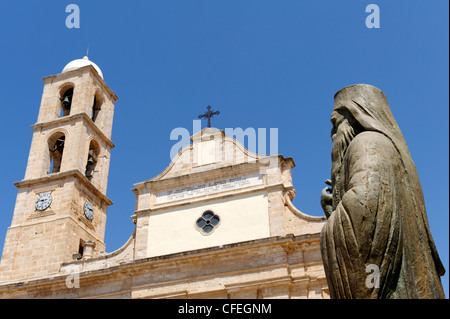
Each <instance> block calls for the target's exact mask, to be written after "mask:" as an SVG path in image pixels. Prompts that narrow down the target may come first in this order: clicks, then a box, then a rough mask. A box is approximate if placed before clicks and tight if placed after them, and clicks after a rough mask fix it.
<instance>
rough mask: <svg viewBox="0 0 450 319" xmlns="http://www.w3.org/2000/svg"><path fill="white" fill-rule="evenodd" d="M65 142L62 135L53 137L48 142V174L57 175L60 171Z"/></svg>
mask: <svg viewBox="0 0 450 319" xmlns="http://www.w3.org/2000/svg"><path fill="white" fill-rule="evenodd" d="M65 141H66V137H65V136H64V134H62V133H61V134H60V135H59V136H58V135H57V136H54V137H53V138H51V139H50V140H49V145H48V146H49V151H50V169H49V173H50V174H53V173H59V171H60V170H61V162H62V156H63V151H64V143H65Z"/></svg>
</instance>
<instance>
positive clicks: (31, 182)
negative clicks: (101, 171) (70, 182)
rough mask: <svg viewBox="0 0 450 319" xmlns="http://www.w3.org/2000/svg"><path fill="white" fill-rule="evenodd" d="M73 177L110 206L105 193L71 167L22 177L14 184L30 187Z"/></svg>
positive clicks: (18, 186) (110, 203)
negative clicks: (22, 178)
mask: <svg viewBox="0 0 450 319" xmlns="http://www.w3.org/2000/svg"><path fill="white" fill-rule="evenodd" d="M71 177H74V178H76V179H77V180H78V181H80V182H81V183H82V184H83V185H84V186H85V187H86V188H87V189H89V190H90V191H91V192H92V194H94V195H95V196H96V197H98V198H100V199H101V200H102V201H103V202H104V203H106V205H108V206H110V205H112V204H113V202H112V201H111V200H110V199H109V198H108V197H107V196H106V195H105V194H103V193H102V192H101V191H100V190H99V189H98V188H97V187H95V186H94V185H93V184H92V183H91V182H90V181H89V180H88V179H87V177H86V176H84V175H83V173H81V172H80V171H79V170H77V169H73V170H70V171H64V172H59V173H53V174H49V175H46V176H42V177H38V178H32V179H24V180H21V181H19V182H15V183H14V185H15V186H16V187H17V188H19V189H20V188H24V187H31V186H35V185H38V184H43V185H45V184H48V183H50V182H53V181H58V180H64V179H67V178H71Z"/></svg>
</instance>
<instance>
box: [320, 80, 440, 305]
mask: <svg viewBox="0 0 450 319" xmlns="http://www.w3.org/2000/svg"><path fill="white" fill-rule="evenodd" d="M334 100H335V102H334V109H333V113H332V115H331V122H332V124H333V129H332V136H331V137H332V140H333V147H332V152H331V157H332V169H331V182H329V181H328V183H330V186H331V187H327V188H324V189H323V190H322V197H321V205H322V208H323V210H324V212H325V214H326V215H327V218H328V220H327V222H326V224H325V225H324V227H323V229H322V234H321V252H322V257H323V264H324V267H325V273H326V276H327V281H328V286H329V290H330V296H331V298H345V299H348V298H358V299H368V298H383V299H384V298H404V299H406V298H408V299H409V298H445V295H444V291H443V288H442V284H441V279H440V276H442V275H444V273H445V269H444V267H443V265H442V262H441V260H440V258H439V255H438V252H437V250H436V246H435V244H434V241H433V238H432V236H431V232H430V228H429V226H428V220H427V214H426V210H425V204H424V198H423V194H422V188H421V186H420V182H419V177H418V174H417V170H416V167H415V165H414V163H413V161H412V159H411V155H410V153H409V150H408V147H407V145H406V142H405V140H404V138H403V135H402V133H401V131H400V129H399V127H398V125H397V123H396V121H395V119H394V117H393V116H392V113H391V110H390V108H389V105H388V102H387V98H386V96H385V94H384V93H383V92H382V91H381V90H379V89H377V88H375V87H373V86H371V85H365V84H358V85H352V86H348V87H345V88H343V89H342V90H340V91H339V92H337V93H336V95H335V97H334ZM370 276H372V277H373V278H371V279H370V280H368V277H370Z"/></svg>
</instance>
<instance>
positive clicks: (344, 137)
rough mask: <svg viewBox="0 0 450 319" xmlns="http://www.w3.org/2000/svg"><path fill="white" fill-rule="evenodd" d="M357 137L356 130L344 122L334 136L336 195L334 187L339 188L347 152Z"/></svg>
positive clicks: (332, 167) (332, 177)
mask: <svg viewBox="0 0 450 319" xmlns="http://www.w3.org/2000/svg"><path fill="white" fill-rule="evenodd" d="M355 136H356V134H355V130H354V129H353V127H352V126H350V124H349V123H348V122H347V121H345V122H342V123H341V124H340V125H339V127H338V130H337V132H336V134H335V135H334V136H333V147H332V149H331V160H332V165H331V181H332V184H333V193H334V194H336V192H335V188H336V187H334V186H335V185H336V186H337V187H339V186H338V184H337V183H336V181H337V180H338V176H339V173H340V171H341V168H342V164H343V162H344V156H345V152H346V151H347V148H348V146H349V145H350V143H351V141H352V140H353V138H354V137H355Z"/></svg>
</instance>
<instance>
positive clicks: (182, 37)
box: [0, 0, 449, 297]
mask: <svg viewBox="0 0 450 319" xmlns="http://www.w3.org/2000/svg"><path fill="white" fill-rule="evenodd" d="M70 3H75V4H77V5H78V6H79V8H80V28H79V29H68V28H67V27H66V25H65V20H66V17H67V16H68V15H69V13H66V12H65V8H66V6H67V5H68V4H70ZM370 3H375V4H377V5H378V6H379V8H380V23H381V24H380V28H379V29H368V28H367V27H366V25H365V19H366V17H367V15H368V14H369V13H366V12H365V8H366V6H367V5H368V4H370ZM448 5H449V4H448V1H447V0H433V1H406V0H404V1H392V0H389V1H381V0H373V1H354V0H346V1H344V0H341V1H335V0H329V1H328V0H327V1H326V0H321V1H299V0H295V1H288V0H283V1H275V0H271V1H268V0H266V1H263V0H244V1H234V0H227V1H212V0H191V1H188V0H184V1H162V0H161V1H122V2H119V1H78V0H77V1H75V0H71V1H60V0H59V1H55V0H53V1H1V2H0V41H1V42H0V43H1V50H0V61H1V64H0V108H1V114H2V116H1V117H0V138H1V143H2V144H1V145H2V156H1V157H0V161H1V167H2V169H1V170H0V177H1V178H0V196H1V197H0V200H1V203H2V210H1V214H0V239H1V240H0V242H1V246H2V245H3V239H4V237H5V233H6V230H7V227H8V226H9V225H10V223H11V217H12V213H13V209H14V203H15V198H16V195H17V189H16V188H15V186H14V185H13V183H14V182H16V181H20V180H22V179H23V177H24V173H25V168H26V163H27V159H28V152H29V147H30V143H31V137H32V129H31V128H30V125H32V124H34V123H36V120H37V115H38V111H39V105H40V100H41V94H42V89H43V82H42V80H41V78H42V77H44V76H47V75H51V74H57V73H60V72H61V70H62V69H63V67H64V66H65V65H66V64H67V63H68V62H70V61H71V60H74V59H77V58H82V57H83V56H84V55H85V53H86V48H87V46H88V44H90V51H89V58H90V59H91V60H92V61H94V62H95V63H96V64H98V65H99V67H100V68H101V70H102V72H103V75H104V79H105V81H106V83H107V84H108V85H109V86H110V88H111V89H112V90H113V91H114V92H115V93H116V94H117V95H118V96H119V101H118V102H117V103H116V111H115V117H114V126H113V134H112V140H113V142H114V143H115V145H116V147H115V148H114V149H113V151H112V159H111V166H110V173H109V184H108V193H107V195H108V197H109V198H111V200H112V201H113V202H114V204H113V205H112V206H111V207H110V208H109V210H108V219H107V225H106V237H105V241H106V245H107V251H108V252H111V251H113V250H115V249H117V248H119V247H120V246H122V245H123V244H124V243H125V242H126V240H127V239H128V238H129V236H130V235H131V234H132V231H133V228H134V224H133V223H132V220H131V218H130V216H131V215H132V214H133V211H134V199H135V196H134V195H133V193H132V192H131V191H130V189H131V188H133V187H134V186H133V184H135V183H137V182H141V181H144V180H147V179H149V178H152V177H154V176H156V175H157V174H159V173H160V172H161V171H162V170H163V169H164V168H165V167H166V166H167V165H168V164H169V163H170V158H169V152H170V149H171V147H172V146H173V145H174V144H175V143H176V141H171V140H170V139H169V136H170V132H171V131H172V130H173V129H174V128H176V127H185V128H187V129H189V131H191V132H192V120H193V119H196V118H197V115H198V114H200V113H202V112H204V111H205V110H206V106H207V105H208V104H210V105H212V106H213V108H214V109H218V110H220V112H221V114H220V115H219V116H218V117H216V118H214V119H213V122H212V123H213V126H215V127H217V128H220V129H225V128H226V127H229V128H236V127H241V128H243V129H245V128H249V127H253V128H255V129H256V128H266V129H267V130H268V129H269V128H271V127H273V128H278V136H279V146H278V150H279V153H281V154H283V155H284V156H285V157H289V156H291V157H293V158H294V160H295V163H296V168H295V169H294V170H293V177H294V187H295V189H296V191H297V197H296V199H295V200H294V204H295V205H296V206H297V207H298V208H299V209H300V210H301V211H303V212H304V213H307V214H311V215H321V214H322V211H321V208H320V204H319V200H320V191H321V189H322V188H323V187H324V183H323V181H324V180H325V179H326V178H329V175H330V167H331V161H330V150H331V140H330V129H331V124H330V121H329V118H330V114H331V110H332V106H333V95H334V93H335V92H336V91H338V90H339V89H341V88H343V87H345V86H347V85H350V84H355V83H367V84H372V85H374V86H377V87H379V88H380V89H382V90H383V91H384V92H385V93H386V95H387V96H388V100H389V103H390V106H391V109H392V112H393V114H394V116H395V118H396V120H397V122H398V124H399V126H400V128H401V130H402V132H403V134H404V136H405V139H406V142H407V143H408V146H409V149H410V151H411V154H412V157H413V160H414V162H415V164H416V166H417V169H418V172H419V176H420V179H421V183H422V188H423V191H424V195H425V203H426V206H427V211H428V218H429V222H430V227H431V231H432V234H433V236H434V239H435V241H436V244H437V248H438V251H439V253H440V256H441V258H442V260H443V262H444V265H445V268H446V269H447V273H448V271H449V247H448V243H449V183H448V178H449V171H448V169H449V140H448V137H449V94H448V93H449V92H448V85H449V77H448V76H449V64H448V63H449V47H448V44H449V42H448V41H449V37H448V36H449V35H448V26H449V18H448V9H449V8H448ZM203 125H206V123H205V122H203ZM443 284H444V287H445V291H446V295H447V297H448V274H446V275H445V277H444V278H443Z"/></svg>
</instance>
